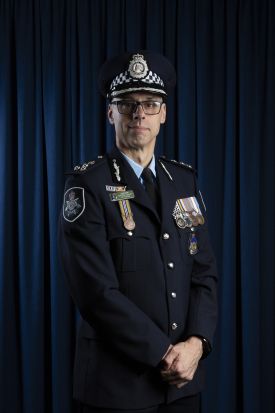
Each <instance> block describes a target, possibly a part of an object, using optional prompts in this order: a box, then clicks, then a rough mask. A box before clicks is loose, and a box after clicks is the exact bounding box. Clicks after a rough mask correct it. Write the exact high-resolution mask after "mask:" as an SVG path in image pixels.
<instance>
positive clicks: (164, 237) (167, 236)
mask: <svg viewBox="0 0 275 413" xmlns="http://www.w3.org/2000/svg"><path fill="white" fill-rule="evenodd" d="M162 238H163V239H169V238H170V235H169V234H168V233H167V232H165V233H164V234H163V235H162Z"/></svg>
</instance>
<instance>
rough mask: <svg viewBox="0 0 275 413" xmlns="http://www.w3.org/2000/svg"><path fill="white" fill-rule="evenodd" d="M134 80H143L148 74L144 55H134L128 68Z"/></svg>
mask: <svg viewBox="0 0 275 413" xmlns="http://www.w3.org/2000/svg"><path fill="white" fill-rule="evenodd" d="M128 70H129V72H130V75H131V76H132V77H133V78H134V79H142V78H143V77H145V76H146V75H147V73H148V70H149V69H148V66H147V62H146V60H144V56H143V55H142V54H134V55H133V58H132V60H131V61H130V64H129V68H128Z"/></svg>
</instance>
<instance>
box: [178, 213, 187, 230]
mask: <svg viewBox="0 0 275 413" xmlns="http://www.w3.org/2000/svg"><path fill="white" fill-rule="evenodd" d="M176 224H177V226H178V227H179V228H185V227H186V222H185V220H184V218H183V217H182V216H178V217H177V218H176Z"/></svg>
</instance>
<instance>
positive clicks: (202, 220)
mask: <svg viewBox="0 0 275 413" xmlns="http://www.w3.org/2000/svg"><path fill="white" fill-rule="evenodd" d="M197 218H198V222H199V224H200V225H203V224H204V218H203V216H202V215H200V214H198V215H197Z"/></svg>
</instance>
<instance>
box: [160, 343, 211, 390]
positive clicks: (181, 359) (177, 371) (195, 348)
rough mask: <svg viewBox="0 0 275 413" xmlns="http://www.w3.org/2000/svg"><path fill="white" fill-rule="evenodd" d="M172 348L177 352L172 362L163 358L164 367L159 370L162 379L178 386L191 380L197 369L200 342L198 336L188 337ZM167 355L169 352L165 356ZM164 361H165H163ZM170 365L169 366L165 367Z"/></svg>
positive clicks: (200, 351) (199, 356)
mask: <svg viewBox="0 0 275 413" xmlns="http://www.w3.org/2000/svg"><path fill="white" fill-rule="evenodd" d="M173 349H174V350H175V351H176V352H177V353H178V356H177V357H176V358H175V359H174V361H173V362H172V364H171V363H170V362H169V360H166V357H165V358H164V360H163V361H164V363H163V364H164V367H163V369H162V370H161V376H162V378H163V380H165V381H167V382H168V383H169V384H171V385H176V386H177V388H180V387H182V386H184V385H185V384H187V383H188V382H189V381H191V380H192V379H193V377H194V374H195V372H196V370H197V367H198V363H199V360H200V358H201V356H202V353H203V348H202V342H201V340H200V339H199V338H198V337H195V336H192V337H189V338H188V339H187V340H186V341H182V342H180V343H178V344H176V345H174V346H173ZM168 357H169V353H168V355H167V358H168ZM165 362H166V363H165ZM165 364H167V366H170V367H166V365H165Z"/></svg>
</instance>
